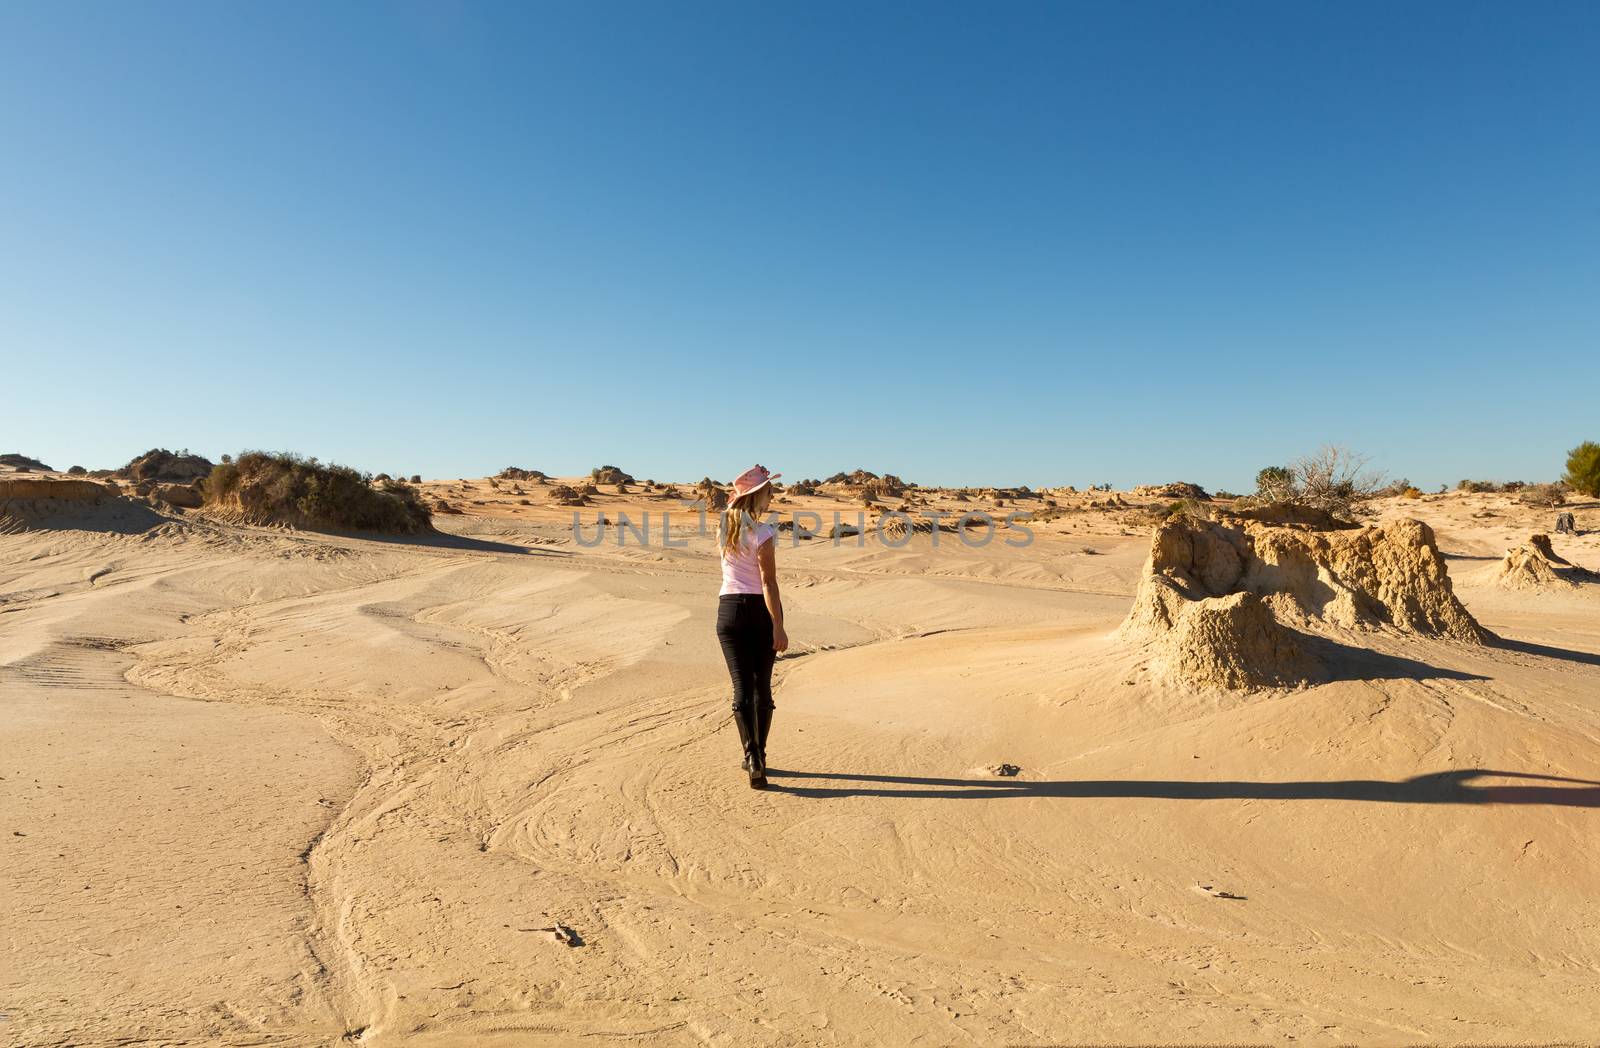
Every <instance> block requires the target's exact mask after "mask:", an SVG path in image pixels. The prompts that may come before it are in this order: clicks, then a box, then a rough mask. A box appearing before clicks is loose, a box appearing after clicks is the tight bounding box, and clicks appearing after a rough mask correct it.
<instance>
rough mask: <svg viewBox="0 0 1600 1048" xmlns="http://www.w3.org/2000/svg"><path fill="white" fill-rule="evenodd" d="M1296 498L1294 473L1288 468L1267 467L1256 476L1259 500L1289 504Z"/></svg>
mask: <svg viewBox="0 0 1600 1048" xmlns="http://www.w3.org/2000/svg"><path fill="white" fill-rule="evenodd" d="M1294 496H1295V483H1294V472H1293V471H1292V470H1290V469H1289V467H1288V466H1267V467H1266V468H1265V469H1263V470H1261V471H1260V472H1258V473H1257V474H1256V497H1257V498H1259V499H1261V500H1263V501H1265V502H1288V501H1290V500H1291V499H1293V498H1294Z"/></svg>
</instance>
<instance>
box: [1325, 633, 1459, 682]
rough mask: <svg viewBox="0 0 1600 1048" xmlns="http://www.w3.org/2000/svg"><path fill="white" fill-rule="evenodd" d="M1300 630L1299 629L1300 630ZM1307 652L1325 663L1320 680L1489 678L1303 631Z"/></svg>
mask: <svg viewBox="0 0 1600 1048" xmlns="http://www.w3.org/2000/svg"><path fill="white" fill-rule="evenodd" d="M1297 633H1298V631H1297ZM1297 639H1298V640H1299V641H1300V643H1301V646H1302V647H1303V648H1305V650H1306V651H1307V652H1309V653H1310V654H1311V655H1314V656H1315V657H1316V658H1317V659H1318V660H1319V661H1320V662H1321V663H1322V666H1323V674H1322V676H1321V677H1320V679H1319V683H1321V682H1326V681H1334V680H1441V679H1442V680H1488V679H1489V678H1488V677H1484V676H1482V675H1480V674H1477V673H1466V672H1463V671H1461V670H1448V669H1445V668H1443V667H1441V666H1433V665H1430V664H1429V663H1426V662H1419V661H1418V660H1416V659H1407V658H1403V657H1401V656H1399V655H1385V654H1384V653H1383V652H1381V651H1373V650H1372V649H1371V648H1357V647H1353V646H1352V645H1349V644H1340V643H1339V642H1338V641H1336V640H1331V639H1329V638H1327V637H1319V636H1316V635H1314V634H1310V633H1299V634H1298V638H1297Z"/></svg>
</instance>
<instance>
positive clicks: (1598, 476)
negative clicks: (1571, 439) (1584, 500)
mask: <svg viewBox="0 0 1600 1048" xmlns="http://www.w3.org/2000/svg"><path fill="white" fill-rule="evenodd" d="M1561 479H1562V480H1564V481H1566V482H1567V487H1569V488H1571V489H1572V490H1573V491H1576V492H1577V493H1578V494H1580V495H1587V496H1588V497H1590V498H1595V497H1597V496H1600V444H1596V443H1595V442H1594V441H1592V440H1586V441H1584V442H1583V443H1582V444H1579V445H1578V446H1577V447H1575V448H1573V449H1572V450H1571V451H1569V452H1567V472H1566V475H1565V476H1564V477H1562V478H1561Z"/></svg>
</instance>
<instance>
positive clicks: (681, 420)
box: [0, 0, 1600, 489]
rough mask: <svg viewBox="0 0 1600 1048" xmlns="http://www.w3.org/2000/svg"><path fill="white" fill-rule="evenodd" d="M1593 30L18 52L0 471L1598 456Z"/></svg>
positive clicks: (1300, 16) (205, 28)
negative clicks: (153, 463)
mask: <svg viewBox="0 0 1600 1048" xmlns="http://www.w3.org/2000/svg"><path fill="white" fill-rule="evenodd" d="M1597 54H1600V4H1596V3H1590V2H1583V3H1521V4H1519V3H1511V2H1505V3H1496V4H1481V3H1470V2H1464V0H1462V2H1450V3H1423V2H1409V0H1408V2H1405V3H1392V2H1383V3H1372V4H1361V3H1322V2H1319V3H1293V2H1283V0H1272V2H1260V3H1245V4H1238V3H1214V2H1206V3H1191V2H1183V3H1178V2H1173V3H1135V2H1125V0H1118V2H1108V3H1101V4H1090V3H1069V2H1059V3H1049V4H1045V3H1015V2H1007V3H999V4H982V3H975V2H968V3H962V4H930V3H905V4H886V3H885V4H875V3H861V2H850V3H834V2H815V0H807V2H792V3H786V4H779V3H749V2H745V0H737V2H727V3H717V4H706V3H690V2H686V3H657V2H649V3H588V2H585V3H576V2H574V3H561V4H537V3H507V4H448V3H429V4H418V3H391V2H383V3H354V2H340V3H332V4H328V3H315V4H303V5H302V4H290V3H279V2H273V3H239V2H226V3H217V2H210V0H207V2H195V3H163V2H153V3H121V2H115V3H113V2H72V3H55V2H46V0H12V2H9V3H5V4H3V5H0V246H3V250H0V361H3V363H0V381H3V383H4V384H5V386H6V387H8V392H7V395H6V396H5V398H4V404H5V408H4V412H3V413H0V450H3V451H20V452H23V453H26V454H31V455H36V456H38V457H41V458H43V459H45V460H46V461H47V462H49V463H51V464H52V465H55V466H57V467H58V468H64V467H65V466H66V465H70V464H73V463H82V464H84V465H87V466H90V467H96V466H110V465H120V464H121V463H122V462H124V461H126V460H127V459H129V458H130V457H132V456H133V455H134V454H136V453H138V452H140V451H143V450H144V449H146V448H148V447H150V446H152V445H166V446H170V447H174V448H176V447H179V446H187V447H190V448H192V449H194V450H197V451H202V452H204V453H206V454H209V455H212V456H213V457H214V456H216V455H217V454H220V453H222V452H224V451H237V450H239V449H241V448H247V447H265V448H271V449H280V448H288V449H294V450H299V451H301V452H303V453H306V454H314V455H318V456H320V457H322V458H324V459H327V460H334V461H342V462H347V463H349V464H350V465H354V466H357V467H360V468H364V469H368V470H371V471H374V472H377V471H387V472H394V471H397V470H399V471H403V472H405V473H412V472H421V473H423V474H426V475H429V476H453V475H475V474H482V473H485V472H488V471H491V470H496V469H499V468H500V467H502V466H505V465H507V464H511V463H515V464H518V465H522V466H527V467H532V468H539V469H544V470H546V471H549V472H556V473H566V472H576V471H580V470H587V469H588V468H589V467H590V466H593V465H597V464H600V463H615V464H618V465H621V466H622V467H624V468H625V469H627V470H629V471H630V472H633V473H635V474H636V475H639V476H641V477H642V476H647V475H648V476H656V477H673V478H694V477H699V476H701V475H702V474H706V473H709V474H711V475H713V476H717V477H721V478H724V479H725V478H727V477H728V476H731V475H732V474H734V473H736V472H737V471H738V470H740V469H741V468H743V467H744V466H745V465H747V464H748V463H749V462H750V461H752V460H759V461H761V462H763V463H766V464H767V465H769V466H772V467H774V468H779V469H782V470H783V471H784V472H785V474H787V475H788V476H790V477H797V476H799V475H802V474H804V475H815V474H826V473H830V472H833V471H835V470H840V469H850V468H854V467H857V466H861V467H865V468H868V469H873V470H878V471H892V472H895V473H899V474H901V475H903V476H906V477H909V478H911V479H914V480H918V481H921V482H924V483H967V482H980V481H987V482H997V483H1030V484H1035V485H1038V484H1055V483H1060V484H1079V485H1082V484H1087V483H1091V482H1095V481H1100V480H1109V481H1113V482H1115V483H1117V484H1119V485H1122V484H1133V483H1138V482H1146V481H1163V480H1169V479H1179V478H1182V479H1189V480H1195V481H1198V482H1200V483H1203V484H1206V485H1208V486H1213V487H1216V486H1222V487H1230V488H1234V489H1240V488H1247V487H1248V486H1249V485H1250V483H1251V478H1253V476H1254V474H1255V471H1256V469H1257V468H1258V467H1259V466H1261V465H1264V464H1268V463H1272V462H1276V461H1281V460H1284V459H1287V458H1290V457H1292V456H1294V455H1296V454H1298V453H1301V452H1304V451H1309V450H1311V449H1312V448H1314V447H1315V446H1316V445H1317V444H1319V443H1322V442H1324V441H1333V442H1340V443H1344V444H1347V445H1349V446H1351V447H1353V448H1355V449H1358V450H1360V451H1363V452H1365V453H1367V454H1369V455H1371V456H1372V458H1373V462H1374V464H1375V465H1377V466H1379V467H1381V468H1383V469H1384V470H1386V471H1388V472H1389V473H1390V474H1391V475H1397V476H1398V475H1404V476H1408V477H1410V478H1411V479H1412V480H1413V481H1416V482H1419V483H1422V484H1425V485H1436V484H1438V483H1442V482H1450V483H1454V482H1455V481H1456V480H1457V479H1459V478H1461V477H1464V476H1472V477H1486V478H1500V479H1508V478H1525V479H1552V478H1554V477H1555V476H1556V475H1557V474H1558V473H1559V472H1560V466H1561V462H1562V459H1563V456H1564V453H1565V451H1566V449H1567V448H1569V447H1571V446H1572V445H1574V444H1576V443H1577V442H1578V441H1580V440H1582V439H1586V438H1589V439H1600V411H1597V410H1596V405H1595V391H1596V387H1597V385H1600V352H1597V350H1600V60H1597V59H1596V56H1597Z"/></svg>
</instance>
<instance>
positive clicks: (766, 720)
mask: <svg viewBox="0 0 1600 1048" xmlns="http://www.w3.org/2000/svg"><path fill="white" fill-rule="evenodd" d="M759 719H760V721H761V728H760V730H759V731H757V732H756V752H757V753H759V754H760V755H761V768H762V770H763V771H765V770H766V767H767V735H768V734H769V733H770V732H771V731H772V707H771V706H768V707H767V708H766V709H764V710H762V711H761V714H760V718H759Z"/></svg>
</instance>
